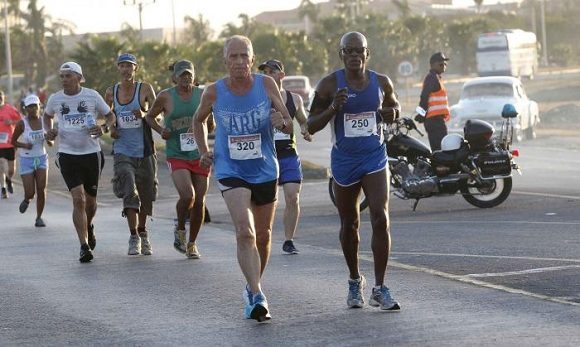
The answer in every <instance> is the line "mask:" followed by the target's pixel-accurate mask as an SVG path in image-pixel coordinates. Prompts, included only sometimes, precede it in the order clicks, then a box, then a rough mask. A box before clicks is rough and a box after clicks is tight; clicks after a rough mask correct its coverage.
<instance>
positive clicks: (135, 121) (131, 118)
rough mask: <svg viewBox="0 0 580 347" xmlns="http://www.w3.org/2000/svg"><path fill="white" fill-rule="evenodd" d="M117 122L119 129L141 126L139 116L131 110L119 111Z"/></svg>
mask: <svg viewBox="0 0 580 347" xmlns="http://www.w3.org/2000/svg"><path fill="white" fill-rule="evenodd" d="M117 124H118V125H119V129H136V128H140V127H141V118H137V116H136V115H135V114H134V113H133V111H121V112H119V114H118V115H117Z"/></svg>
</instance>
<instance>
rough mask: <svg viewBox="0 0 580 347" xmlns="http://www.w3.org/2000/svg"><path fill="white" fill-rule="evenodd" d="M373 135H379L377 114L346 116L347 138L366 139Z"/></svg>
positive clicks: (367, 113)
mask: <svg viewBox="0 0 580 347" xmlns="http://www.w3.org/2000/svg"><path fill="white" fill-rule="evenodd" d="M373 134H378V132H377V119H376V116H375V112H362V113H345V114H344V136H345V137H366V136H371V135H373Z"/></svg>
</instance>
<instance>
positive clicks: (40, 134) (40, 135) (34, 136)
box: [28, 129, 44, 145]
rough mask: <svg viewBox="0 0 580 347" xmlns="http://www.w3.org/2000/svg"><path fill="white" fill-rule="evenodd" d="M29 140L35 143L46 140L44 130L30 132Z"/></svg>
mask: <svg viewBox="0 0 580 347" xmlns="http://www.w3.org/2000/svg"><path fill="white" fill-rule="evenodd" d="M28 140H29V141H30V143H32V144H33V145H35V144H38V143H43V142H44V130H43V129H40V130H33V131H31V132H29V133H28Z"/></svg>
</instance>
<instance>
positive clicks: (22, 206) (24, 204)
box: [18, 199, 29, 213]
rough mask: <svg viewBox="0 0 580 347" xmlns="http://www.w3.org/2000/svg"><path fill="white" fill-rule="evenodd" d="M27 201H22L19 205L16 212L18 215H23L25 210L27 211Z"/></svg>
mask: <svg viewBox="0 0 580 347" xmlns="http://www.w3.org/2000/svg"><path fill="white" fill-rule="evenodd" d="M28 204H29V202H28V200H26V199H25V200H22V202H21V203H20V206H19V207H18V211H20V213H24V212H26V210H27V209H28Z"/></svg>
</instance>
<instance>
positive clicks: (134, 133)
mask: <svg viewBox="0 0 580 347" xmlns="http://www.w3.org/2000/svg"><path fill="white" fill-rule="evenodd" d="M118 93H119V84H116V85H115V86H114V87H113V111H114V112H115V115H116V117H117V131H118V133H119V138H118V139H116V140H115V142H113V153H117V154H123V155H126V156H128V157H134V158H144V157H147V156H149V155H151V154H152V153H153V151H154V146H153V137H152V134H151V128H150V127H149V125H148V124H147V122H146V121H145V120H144V119H142V118H137V117H135V115H133V110H135V109H139V108H141V103H140V101H139V95H140V93H141V82H137V86H136V88H135V92H134V94H133V98H132V99H131V101H130V102H129V103H127V104H121V103H120V102H119V98H118Z"/></svg>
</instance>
